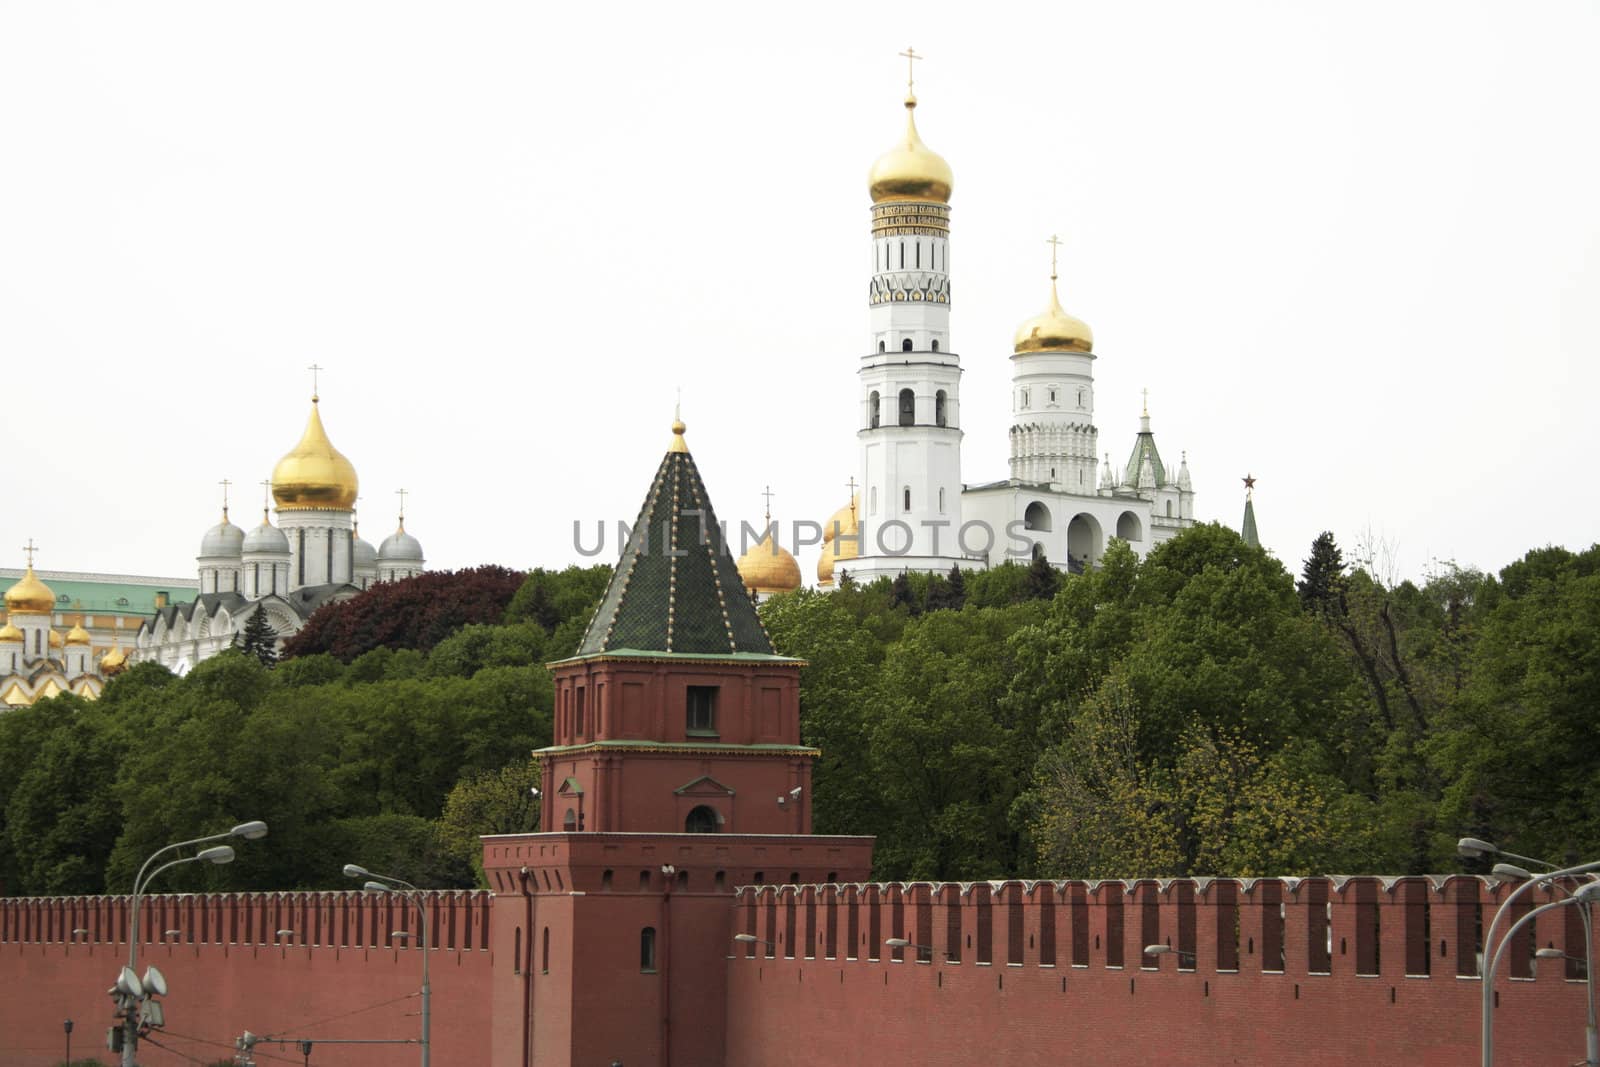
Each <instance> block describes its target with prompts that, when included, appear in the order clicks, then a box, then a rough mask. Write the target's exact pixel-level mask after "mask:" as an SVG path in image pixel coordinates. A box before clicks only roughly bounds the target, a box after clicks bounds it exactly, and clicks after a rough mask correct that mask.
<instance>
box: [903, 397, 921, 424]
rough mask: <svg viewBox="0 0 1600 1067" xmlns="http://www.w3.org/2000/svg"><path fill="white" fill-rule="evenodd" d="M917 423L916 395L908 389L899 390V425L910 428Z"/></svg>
mask: <svg viewBox="0 0 1600 1067" xmlns="http://www.w3.org/2000/svg"><path fill="white" fill-rule="evenodd" d="M916 421H917V394H916V393H913V392H912V391H911V390H909V389H902V390H900V425H901V426H912V425H915V424H916Z"/></svg>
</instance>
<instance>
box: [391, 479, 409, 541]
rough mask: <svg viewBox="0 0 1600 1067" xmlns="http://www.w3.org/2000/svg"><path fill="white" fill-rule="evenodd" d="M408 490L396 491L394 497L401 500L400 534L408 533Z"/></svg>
mask: <svg viewBox="0 0 1600 1067" xmlns="http://www.w3.org/2000/svg"><path fill="white" fill-rule="evenodd" d="M406 492H407V491H406V490H404V489H396V490H395V491H394V495H395V496H397V497H399V498H400V529H399V532H400V533H405V532H406Z"/></svg>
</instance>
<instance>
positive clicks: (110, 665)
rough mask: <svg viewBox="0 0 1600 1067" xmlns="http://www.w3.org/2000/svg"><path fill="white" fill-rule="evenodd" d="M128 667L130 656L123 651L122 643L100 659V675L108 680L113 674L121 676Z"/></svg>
mask: <svg viewBox="0 0 1600 1067" xmlns="http://www.w3.org/2000/svg"><path fill="white" fill-rule="evenodd" d="M127 665H128V654H127V653H126V652H124V651H122V645H121V644H120V643H118V644H117V645H116V646H115V647H113V648H112V649H111V651H110V652H107V653H106V654H105V655H103V656H101V657H100V673H101V674H103V675H105V676H106V677H107V678H110V677H111V676H112V675H113V674H120V673H121V672H122V669H123V668H124V667H126V666H127Z"/></svg>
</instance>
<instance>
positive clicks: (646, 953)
mask: <svg viewBox="0 0 1600 1067" xmlns="http://www.w3.org/2000/svg"><path fill="white" fill-rule="evenodd" d="M639 971H640V973H642V974H655V973H656V928H655V927H654V926H646V927H645V928H644V929H643V930H640V931H639Z"/></svg>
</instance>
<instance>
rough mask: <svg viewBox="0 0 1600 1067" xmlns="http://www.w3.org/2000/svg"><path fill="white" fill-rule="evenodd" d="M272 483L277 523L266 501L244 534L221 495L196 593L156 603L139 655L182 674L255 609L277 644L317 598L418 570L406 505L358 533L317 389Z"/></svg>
mask: <svg viewBox="0 0 1600 1067" xmlns="http://www.w3.org/2000/svg"><path fill="white" fill-rule="evenodd" d="M271 487H272V498H273V501H274V502H275V503H276V504H277V514H278V525H276V526H274V525H273V524H272V520H271V518H270V517H269V515H268V509H267V508H265V507H263V508H262V510H261V523H260V525H258V526H256V527H255V528H254V529H253V530H251V531H250V532H249V533H246V532H245V531H243V530H241V529H240V528H239V527H237V526H235V525H234V524H233V523H232V522H231V521H229V519H228V506H227V503H226V501H224V503H223V506H222V521H221V522H219V523H218V524H217V525H215V526H213V527H212V528H211V529H209V530H207V531H206V534H205V536H204V537H203V538H202V539H201V541H200V555H199V556H198V557H197V558H196V562H197V563H198V564H199V569H200V594H199V596H197V597H196V598H195V599H194V600H192V601H190V602H188V603H186V604H172V605H168V606H166V607H163V608H161V609H160V610H159V611H157V613H156V615H155V618H153V619H150V620H149V621H147V622H146V623H144V625H143V626H141V627H140V629H139V632H138V635H137V636H136V637H135V639H134V652H133V656H132V658H133V660H134V661H135V662H153V663H160V664H162V665H163V666H166V667H168V668H169V669H171V670H173V671H176V672H177V673H179V674H182V673H184V672H185V671H187V670H188V669H189V668H190V667H192V666H194V665H195V664H196V663H198V662H200V661H201V660H203V659H207V658H209V657H211V656H214V655H216V654H217V653H218V652H220V651H222V650H223V649H225V648H228V647H229V646H230V645H232V644H233V643H234V640H235V637H236V636H237V635H238V634H240V633H242V632H243V631H244V628H245V625H246V624H247V623H248V622H249V620H250V616H251V615H253V614H254V613H256V612H258V611H259V612H264V613H265V615H266V619H267V624H268V625H269V626H270V628H271V629H272V632H273V635H274V637H275V638H276V639H277V643H278V644H279V645H280V646H281V644H282V642H283V641H284V639H286V638H288V637H290V636H292V635H294V634H296V633H298V632H299V631H300V628H301V627H302V626H304V625H305V621H306V620H307V619H308V618H310V617H311V614H312V612H314V611H316V610H317V609H318V608H319V607H321V606H322V605H324V604H328V603H333V602H335V601H339V600H348V599H349V598H350V597H353V596H355V595H356V594H357V593H359V592H361V591H362V590H364V589H366V588H368V587H369V586H371V585H372V584H373V583H374V582H389V581H397V580H399V579H402V578H410V577H413V576H415V575H418V574H421V573H422V571H423V570H424V568H425V561H424V559H423V555H422V545H421V544H419V543H418V542H417V539H416V538H415V537H413V536H411V535H410V534H409V533H407V532H406V519H405V511H404V508H403V507H402V509H401V513H400V524H399V527H398V529H396V530H395V532H394V533H392V534H390V535H389V536H388V537H387V538H385V539H384V541H383V543H382V544H381V545H379V546H378V547H377V548H373V547H372V545H371V544H369V543H368V542H367V541H365V540H363V539H362V537H361V534H360V531H359V529H358V528H357V526H356V521H355V504H356V495H357V492H358V490H359V487H360V482H359V480H358V479H357V477H356V469H355V466H354V465H353V464H352V463H351V462H350V461H349V460H348V459H346V458H345V457H344V455H343V453H341V452H340V451H339V450H338V449H336V448H334V447H333V442H331V441H330V440H328V433H327V431H326V430H325V429H323V426H322V416H321V414H320V412H319V410H318V398H317V396H316V395H315V394H313V395H312V397H311V415H310V417H309V418H308V419H307V420H306V428H305V432H304V433H303V434H302V435H301V437H300V442H299V443H298V444H297V445H295V446H294V448H293V449H292V450H291V451H290V452H289V453H288V454H287V455H285V456H284V457H283V458H282V459H280V460H279V461H278V465H277V466H276V467H274V468H273V471H272V481H271ZM402 499H404V498H403V497H402Z"/></svg>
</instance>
